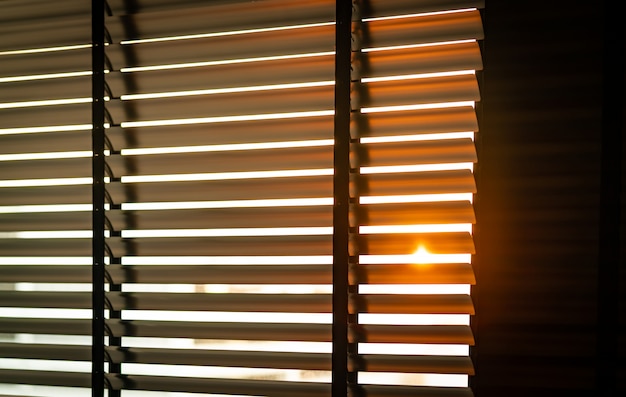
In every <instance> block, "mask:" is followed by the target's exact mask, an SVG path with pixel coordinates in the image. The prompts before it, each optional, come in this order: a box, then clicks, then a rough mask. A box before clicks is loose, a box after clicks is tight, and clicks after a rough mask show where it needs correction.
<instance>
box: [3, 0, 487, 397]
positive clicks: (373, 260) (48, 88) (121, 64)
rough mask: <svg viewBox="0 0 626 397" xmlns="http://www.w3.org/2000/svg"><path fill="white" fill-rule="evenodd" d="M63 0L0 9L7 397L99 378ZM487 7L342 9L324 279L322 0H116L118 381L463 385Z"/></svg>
mask: <svg viewBox="0 0 626 397" xmlns="http://www.w3.org/2000/svg"><path fill="white" fill-rule="evenodd" d="M76 3H84V2H75V1H60V2H55V3H54V5H52V4H49V3H48V2H42V1H35V0H32V1H22V0H20V1H18V0H9V1H4V2H2V3H0V23H1V24H0V29H2V36H3V37H7V38H8V40H4V39H3V40H2V41H1V42H0V84H2V85H1V86H0V95H1V97H0V170H1V171H0V220H1V222H0V295H1V299H0V305H1V307H0V338H2V339H1V340H0V390H2V391H1V392H0V394H2V393H4V394H5V395H11V396H58V395H64V396H73V395H75V396H83V395H85V396H86V395H90V393H91V392H90V390H89V388H90V385H91V384H92V383H91V382H92V380H91V371H92V363H91V360H92V355H91V354H92V346H91V345H92V342H93V341H92V339H91V337H90V335H91V334H92V332H93V330H92V322H91V321H92V320H91V316H92V311H91V307H92V292H91V291H92V285H91V283H92V281H94V282H99V280H92V277H91V275H92V266H91V265H92V257H91V254H92V240H93V237H94V236H95V235H96V234H97V233H96V234H94V231H92V213H91V212H92V196H91V194H92V190H91V189H92V182H93V179H92V173H91V161H92V160H91V157H92V151H91V129H92V121H91V116H92V113H91V106H92V99H91V95H92V94H91V75H92V67H96V68H98V67H101V65H91V55H90V54H91V45H90V40H91V39H90V37H91V36H90V34H91V27H90V25H91V18H90V13H91V9H90V8H89V5H85V4H76ZM481 3H482V2H480V1H446V2H441V1H427V0H420V1H400V0H394V1H382V0H381V1H363V2H358V3H355V4H354V7H353V16H352V19H353V22H352V28H351V29H352V62H351V63H352V65H351V66H350V68H351V74H352V76H351V98H350V105H351V108H352V111H351V112H350V113H351V114H350V115H347V114H346V115H345V116H346V117H350V118H351V126H350V131H347V130H346V131H339V132H338V133H344V134H350V170H349V171H350V208H349V215H350V218H349V221H350V224H349V225H348V226H349V228H347V229H346V230H347V232H349V234H350V236H349V237H350V245H349V247H348V246H346V250H347V251H348V250H349V252H348V254H349V255H347V256H346V257H347V258H348V261H349V263H347V264H343V265H349V266H347V267H349V275H350V277H349V282H348V283H346V284H345V285H338V283H337V280H335V282H334V285H333V267H334V266H337V263H336V255H337V254H336V252H334V250H333V238H335V239H336V238H337V236H336V233H337V230H338V229H337V225H334V224H333V203H334V202H335V200H336V198H334V197H333V194H334V191H335V192H336V188H337V187H336V186H333V174H334V173H335V171H334V169H335V167H336V160H334V158H333V151H334V148H333V146H334V145H333V142H334V134H335V133H337V132H336V131H334V129H335V127H334V125H336V124H335V117H337V116H338V115H336V113H337V112H336V109H339V108H338V107H336V103H335V96H334V95H335V94H334V93H335V86H336V85H338V84H335V76H336V74H335V73H336V71H335V66H336V59H335V57H336V53H337V52H338V51H336V50H335V28H336V23H335V7H336V4H335V1H329V0H316V1H306V2H301V1H293V0H265V1H250V0H234V1H233V0H231V1H212V2H206V1H193V0H186V1H167V0H159V1H150V2H147V1H123V0H115V1H108V4H107V8H106V10H107V16H106V18H105V26H106V35H105V38H106V43H107V45H106V47H105V55H106V61H105V65H104V69H105V77H104V80H105V83H106V84H105V98H104V99H105V108H106V122H105V124H104V127H105V131H106V150H105V151H104V154H105V155H106V178H105V180H104V181H105V182H106V205H105V206H104V208H105V210H106V211H105V213H106V231H105V232H104V236H105V240H106V246H105V249H106V266H105V269H106V279H105V280H104V281H106V285H105V286H106V293H105V304H106V311H105V317H106V320H105V329H104V330H103V332H104V333H105V334H106V339H105V344H106V347H105V354H104V357H105V358H106V363H105V366H104V372H105V375H104V384H105V386H106V389H107V394H108V395H109V396H125V397H151V396H155V397H156V396H171V397H174V396H176V397H204V396H207V397H208V396H220V395H236V396H277V397H279V396H329V395H331V384H332V382H331V381H332V379H333V373H337V372H345V373H346V374H348V375H347V379H348V386H349V387H346V388H345V389H349V390H350V394H351V395H353V396H358V395H364V396H381V397H382V396H400V395H402V396H405V395H415V396H467V395H471V391H470V390H469V389H468V387H467V376H468V375H469V374H471V372H472V366H471V362H470V360H469V357H468V345H470V344H472V335H471V332H470V330H469V315H471V314H472V304H471V299H470V297H469V285H470V284H472V283H473V273H472V270H471V264H470V262H471V261H470V257H471V253H472V252H473V248H472V247H473V244H472V237H471V231H472V223H473V220H474V217H473V210H472V205H471V201H472V195H473V193H474V191H475V188H474V182H473V176H472V169H473V163H474V162H475V161H476V158H475V150H474V144H473V138H474V133H475V131H476V130H477V125H476V116H475V112H474V109H473V105H474V102H475V101H477V100H479V97H478V87H477V83H476V78H475V75H474V71H475V70H477V69H480V67H481V59H480V52H479V49H478V44H477V42H476V40H478V39H480V38H481V22H480V16H479V12H478V11H477V10H476V7H480V6H481V5H482V4H481ZM80 7H83V8H80ZM348 109H349V108H348ZM335 183H336V182H335ZM96 232H97V231H96ZM335 249H336V248H335ZM334 255H335V258H334ZM333 294H344V295H345V296H346V298H348V297H349V302H350V304H349V306H348V307H347V308H346V309H347V312H346V316H345V318H346V321H347V322H348V326H349V332H348V333H347V334H346V336H345V340H343V339H341V338H339V339H335V340H333V337H332V335H333V332H332V330H333V324H332V321H333V299H332V298H333ZM335 310H337V308H335ZM346 343H347V346H345V348H346V350H347V352H348V353H349V360H348V367H347V368H338V367H337V365H336V364H335V365H334V366H333V360H331V352H332V351H335V352H336V351H341V350H337V345H340V344H346ZM93 348H94V349H97V348H98V347H97V346H94V347H93ZM340 389H341V388H340ZM333 390H334V389H333ZM335 397H338V396H335Z"/></svg>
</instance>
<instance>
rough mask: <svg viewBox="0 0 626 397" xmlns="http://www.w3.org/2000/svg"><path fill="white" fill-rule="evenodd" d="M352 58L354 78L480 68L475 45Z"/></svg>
mask: <svg viewBox="0 0 626 397" xmlns="http://www.w3.org/2000/svg"><path fill="white" fill-rule="evenodd" d="M355 56H356V57H357V58H356V63H357V64H358V66H359V67H358V68H355V69H354V70H353V71H352V77H353V78H354V79H357V78H374V77H384V76H402V75H412V74H419V73H440V72H450V71H458V70H480V69H482V59H481V57H480V49H479V48H478V43H476V42H465V43H457V44H447V45H437V46H429V47H409V48H401V49H395V50H385V51H371V52H362V53H359V54H358V55H355Z"/></svg>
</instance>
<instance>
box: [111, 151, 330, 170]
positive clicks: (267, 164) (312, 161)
mask: <svg viewBox="0 0 626 397" xmlns="http://www.w3.org/2000/svg"><path fill="white" fill-rule="evenodd" d="M328 148H329V145H324V146H318V147H299V148H298V147H287V148H277V149H264V150H236V151H218V152H209V153H205V152H197V153H193V152H192V153H182V154H159V155H147V156H132V157H131V156H118V155H114V156H110V158H109V159H108V161H107V164H108V165H109V166H110V167H111V170H112V171H113V174H114V175H116V176H123V175H125V174H126V173H127V172H128V171H126V169H127V168H128V164H127V162H132V164H133V168H134V169H135V175H142V174H144V175H154V174H156V175H162V174H184V173H190V174H194V173H219V172H250V171H266V170H286V169H292V170H293V169H318V168H332V153H330V152H329V150H328Z"/></svg>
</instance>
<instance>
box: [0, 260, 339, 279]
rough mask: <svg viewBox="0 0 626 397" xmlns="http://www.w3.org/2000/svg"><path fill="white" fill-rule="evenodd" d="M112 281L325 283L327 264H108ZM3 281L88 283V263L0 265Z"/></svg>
mask: <svg viewBox="0 0 626 397" xmlns="http://www.w3.org/2000/svg"><path fill="white" fill-rule="evenodd" d="M106 269H107V272H108V273H109V275H110V276H111V278H112V280H113V282H115V283H118V284H122V283H145V284H154V283H156V284H172V283H174V284H198V283H201V284H210V283H214V284H329V283H330V282H331V281H332V280H331V272H330V270H331V269H330V267H329V265H297V266H285V265H236V266H233V265H180V264H172V265H141V266H130V265H108V266H107V268H106ZM0 279H2V280H3V281H4V282H9V283H13V282H31V283H88V282H90V281H91V267H90V266H81V265H28V266H22V265H2V266H0Z"/></svg>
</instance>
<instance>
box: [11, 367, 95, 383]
mask: <svg viewBox="0 0 626 397" xmlns="http://www.w3.org/2000/svg"><path fill="white" fill-rule="evenodd" d="M0 383H13V384H15V383H17V384H24V385H45V386H67V387H90V386H91V374H89V373H78V372H61V371H35V370H11V369H0Z"/></svg>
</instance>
